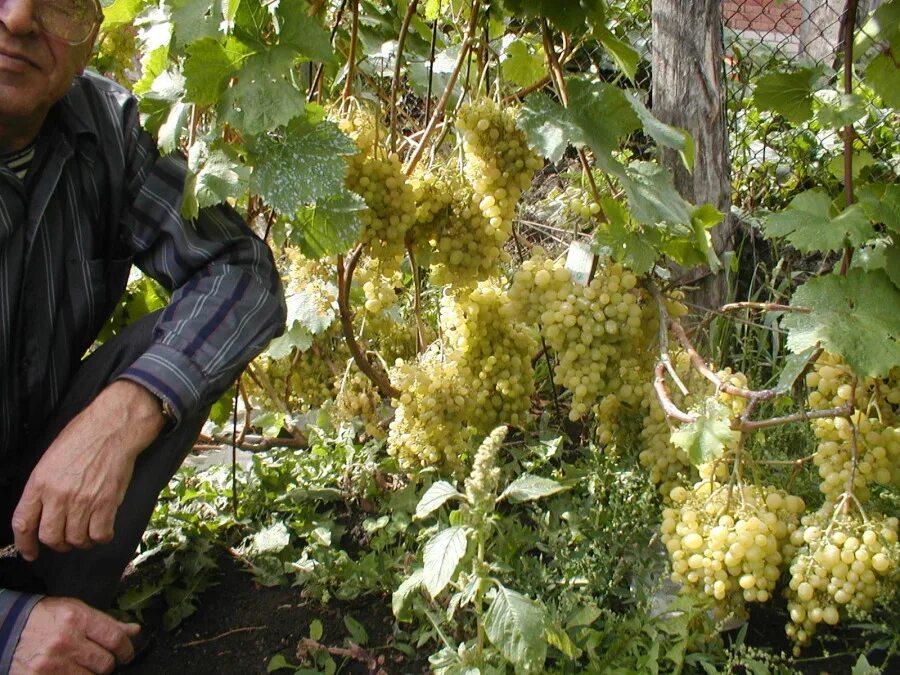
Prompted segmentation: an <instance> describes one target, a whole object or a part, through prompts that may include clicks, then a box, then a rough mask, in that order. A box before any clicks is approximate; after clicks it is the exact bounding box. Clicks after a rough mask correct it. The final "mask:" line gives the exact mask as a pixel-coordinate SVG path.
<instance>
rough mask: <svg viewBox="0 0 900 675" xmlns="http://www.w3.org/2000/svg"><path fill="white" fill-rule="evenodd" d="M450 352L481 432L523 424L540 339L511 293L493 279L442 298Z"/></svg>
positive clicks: (478, 429)
mask: <svg viewBox="0 0 900 675" xmlns="http://www.w3.org/2000/svg"><path fill="white" fill-rule="evenodd" d="M440 323H441V328H442V330H443V334H444V340H445V345H446V349H447V355H448V357H449V358H451V359H453V360H454V361H455V362H456V364H457V367H458V372H459V374H460V377H461V378H462V380H463V381H464V382H465V385H466V389H467V391H468V397H469V400H470V404H471V423H472V426H473V427H474V429H475V430H476V432H477V433H479V434H485V433H487V432H489V431H490V430H491V429H493V428H494V427H496V426H498V425H500V424H508V425H513V426H524V425H525V422H526V420H527V417H528V410H529V407H530V404H531V395H532V393H533V392H534V369H533V368H532V365H531V359H532V357H533V356H534V355H535V354H536V353H537V350H538V348H537V341H536V340H535V338H534V336H533V335H532V333H531V331H529V330H528V329H527V327H526V326H525V325H524V324H523V323H522V322H521V321H520V320H519V318H518V317H517V315H516V307H514V306H513V305H512V303H510V301H509V297H508V296H507V294H506V293H505V292H504V291H503V290H502V289H501V288H500V287H499V286H498V285H497V284H496V283H492V282H482V283H480V284H478V286H476V287H475V288H474V289H472V290H468V289H466V290H463V291H461V292H458V293H455V294H453V293H448V294H446V295H444V297H443V298H442V299H441V316H440Z"/></svg>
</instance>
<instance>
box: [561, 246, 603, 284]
mask: <svg viewBox="0 0 900 675" xmlns="http://www.w3.org/2000/svg"><path fill="white" fill-rule="evenodd" d="M596 258H597V256H596V255H595V254H594V252H593V251H591V247H590V246H588V245H587V244H585V243H584V242H583V241H573V242H572V243H571V244H570V245H569V253H568V255H566V269H567V270H569V273H570V274H571V275H572V281H574V282H575V283H576V284H581V285H582V286H587V285H588V284H589V283H591V273H592V272H593V271H594V260H595V259H596Z"/></svg>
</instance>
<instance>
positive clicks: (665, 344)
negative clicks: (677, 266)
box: [647, 280, 689, 396]
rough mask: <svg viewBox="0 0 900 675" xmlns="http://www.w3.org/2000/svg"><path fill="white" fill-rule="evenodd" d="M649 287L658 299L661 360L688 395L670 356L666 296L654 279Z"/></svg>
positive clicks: (685, 394)
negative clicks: (664, 296) (663, 295)
mask: <svg viewBox="0 0 900 675" xmlns="http://www.w3.org/2000/svg"><path fill="white" fill-rule="evenodd" d="M647 288H648V289H649V290H650V294H651V295H652V296H653V298H654V300H656V308H657V311H658V313H659V360H660V361H661V362H662V364H663V365H664V366H665V367H666V370H667V371H668V372H669V375H670V376H671V377H672V380H673V381H674V382H675V384H676V385H677V386H678V389H679V391H681V394H682V395H683V396H687V395H688V393H689V392H688V388H687V387H686V386H684V382H682V381H681V378H680V377H678V372H677V371H676V370H675V367H674V366H673V365H672V360H671V359H670V358H669V331H668V328H667V326H668V325H669V310H668V309H667V308H666V301H665V298H663V297H662V293H660V291H659V288H657V287H656V284H654V283H653V282H652V281H650V280H648V281H647Z"/></svg>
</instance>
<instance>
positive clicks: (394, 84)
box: [390, 0, 419, 152]
mask: <svg viewBox="0 0 900 675" xmlns="http://www.w3.org/2000/svg"><path fill="white" fill-rule="evenodd" d="M418 4H419V0H411V2H410V3H409V5H408V6H407V8H406V14H405V15H404V17H403V24H402V25H401V26H400V34H399V35H398V36H397V54H396V56H395V57H394V78H393V80H391V141H390V148H391V152H397V92H398V91H399V89H400V57H401V56H402V55H403V45H404V44H405V43H406V35H407V34H408V33H409V24H410V23H411V22H412V18H413V16H415V13H416V6H417V5H418Z"/></svg>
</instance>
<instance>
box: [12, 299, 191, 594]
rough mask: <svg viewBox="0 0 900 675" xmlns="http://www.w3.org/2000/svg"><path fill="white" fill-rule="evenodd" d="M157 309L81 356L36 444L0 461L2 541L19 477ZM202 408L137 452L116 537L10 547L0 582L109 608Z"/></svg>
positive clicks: (131, 356)
mask: <svg viewBox="0 0 900 675" xmlns="http://www.w3.org/2000/svg"><path fill="white" fill-rule="evenodd" d="M156 319H157V313H153V314H149V315H147V316H145V317H143V318H141V319H139V320H137V321H135V322H133V323H132V324H130V325H128V326H126V327H125V328H124V329H123V330H122V331H120V332H119V334H118V335H116V336H115V337H113V338H112V339H110V340H108V341H107V342H106V343H105V344H103V346H101V347H100V348H99V349H98V350H96V351H95V352H94V353H93V354H91V355H90V356H89V357H88V358H87V359H85V360H84V361H83V362H82V364H81V367H80V368H79V370H78V372H77V373H76V375H75V377H74V378H73V380H72V381H71V382H70V384H69V387H68V389H67V393H66V394H65V396H63V398H62V400H61V402H60V405H59V406H58V407H57V409H56V410H54V411H52V412H51V413H50V414H49V416H48V418H47V420H46V423H45V425H44V427H43V428H42V429H41V430H40V431H39V432H38V433H37V434H36V438H35V439H34V441H35V442H34V443H33V444H30V447H29V448H27V449H25V451H24V452H23V453H21V454H20V455H19V457H18V458H16V460H14V462H15V463H14V464H13V465H12V466H0V471H2V472H3V473H6V474H7V476H9V477H11V479H12V480H11V482H10V483H8V484H7V485H6V486H4V488H3V492H4V494H3V495H0V547H2V546H8V545H9V544H11V543H12V542H13V534H12V527H11V524H10V521H11V519H12V514H13V511H14V510H15V508H16V505H17V504H18V502H19V497H20V496H21V494H22V490H23V489H24V487H25V482H26V481H27V480H28V476H29V475H30V474H31V470H32V469H33V468H34V466H35V465H36V464H37V462H38V461H39V460H40V458H41V455H42V454H43V453H44V451H45V450H46V449H47V447H48V446H49V445H50V443H51V442H52V441H53V439H54V438H56V436H57V435H58V434H59V432H60V431H62V429H63V428H64V427H65V426H66V424H68V422H69V420H71V419H72V418H73V417H74V416H75V415H77V414H78V413H79V412H80V411H81V410H83V409H84V408H85V407H87V405H88V404H89V403H90V402H91V401H92V400H93V399H94V397H95V396H96V395H97V394H99V393H100V391H102V390H103V388H104V387H106V385H107V384H109V383H110V382H112V381H113V380H115V379H116V377H117V376H118V375H119V374H120V373H121V372H122V371H124V370H125V369H126V368H127V367H128V366H130V365H131V364H132V363H134V361H135V359H136V358H137V357H138V356H140V355H141V354H142V353H144V351H146V349H147V347H148V346H149V345H150V343H151V341H152V337H153V328H154V325H155V324H156ZM207 413H208V411H207V410H204V411H201V412H200V413H197V414H195V415H193V416H191V417H188V418H186V419H183V420H182V421H181V423H180V424H179V425H178V427H177V428H175V429H173V430H171V431H167V432H166V431H164V432H163V433H162V434H160V436H159V437H157V439H156V440H155V441H154V442H153V443H152V444H151V445H150V446H149V447H148V448H147V449H146V450H144V452H143V453H141V455H140V456H139V457H138V459H137V463H136V464H135V468H134V473H133V475H132V478H131V483H130V485H129V486H128V490H127V492H126V493H125V500H124V501H123V502H122V504H121V506H119V510H118V512H117V514H116V522H115V536H114V538H113V540H112V541H111V542H109V543H108V544H102V545H98V546H94V547H93V548H90V549H86V550H75V549H73V550H71V551H68V552H65V553H58V552H56V551H53V550H51V549H49V548H47V547H46V546H43V545H41V549H40V555H39V556H38V558H37V560H35V561H34V562H33V563H27V562H25V561H24V560H23V559H22V558H20V557H18V556H13V555H11V554H10V553H9V552H8V553H7V555H6V556H5V559H4V560H2V561H0V588H11V589H18V590H25V591H31V592H42V593H46V594H47V595H53V596H66V597H74V598H79V599H81V600H83V601H85V602H86V603H88V604H90V605H93V606H95V607H101V608H103V607H107V606H109V605H110V604H111V603H112V601H113V599H114V598H115V593H116V586H117V584H118V581H119V579H120V577H121V576H122V572H123V571H124V570H125V567H126V566H127V565H128V561H129V560H131V558H132V557H133V556H134V553H135V550H136V549H137V546H138V544H139V542H140V539H141V535H142V534H143V532H144V529H145V528H146V527H147V523H148V522H149V520H150V516H151V515H152V513H153V508H154V506H155V505H156V501H157V498H158V496H159V493H160V491H161V490H162V489H163V488H164V487H165V486H166V484H167V483H168V481H169V479H170V478H171V477H172V475H173V474H174V473H175V471H176V470H177V469H178V467H179V466H180V465H181V462H182V460H183V459H184V457H185V455H187V453H188V452H189V451H190V449H191V447H192V446H193V443H194V441H195V440H196V438H197V435H198V434H199V432H200V427H201V426H202V425H203V422H204V421H205V420H206V417H207Z"/></svg>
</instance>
